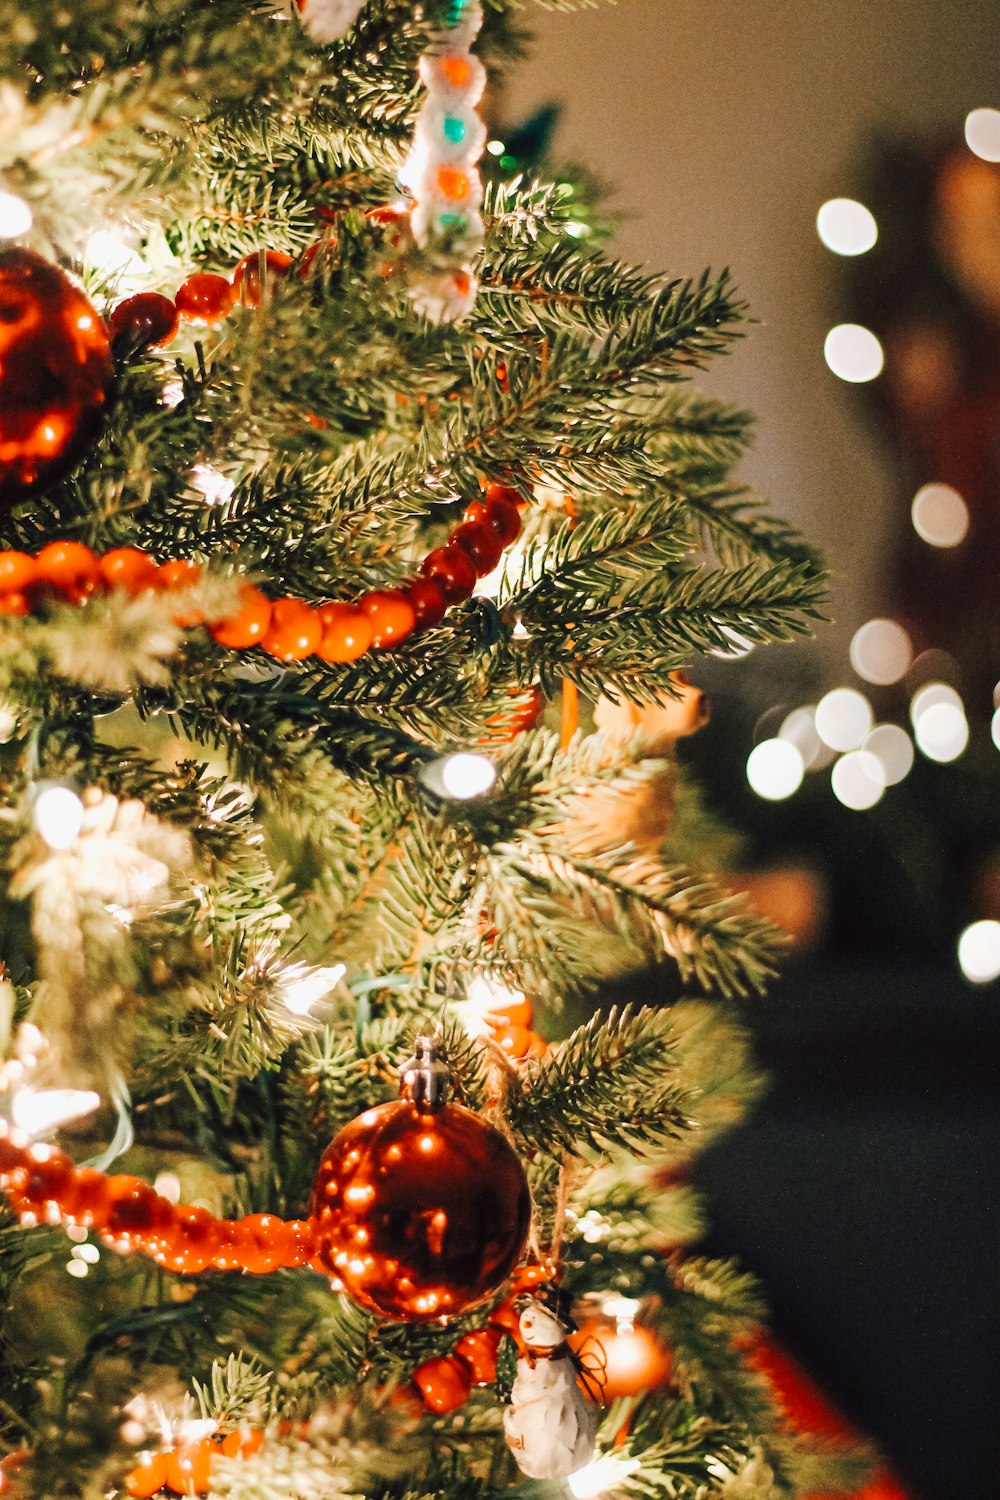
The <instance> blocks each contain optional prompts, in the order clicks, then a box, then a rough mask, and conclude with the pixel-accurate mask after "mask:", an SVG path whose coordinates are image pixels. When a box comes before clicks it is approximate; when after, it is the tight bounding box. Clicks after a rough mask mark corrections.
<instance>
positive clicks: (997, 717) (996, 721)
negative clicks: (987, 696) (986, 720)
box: [990, 708, 1000, 750]
mask: <svg viewBox="0 0 1000 1500" xmlns="http://www.w3.org/2000/svg"><path fill="white" fill-rule="evenodd" d="M990 734H991V736H992V738H993V743H994V745H996V747H997V749H998V750H1000V708H998V709H997V710H996V712H995V713H994V715H993V717H992V719H991V720H990Z"/></svg>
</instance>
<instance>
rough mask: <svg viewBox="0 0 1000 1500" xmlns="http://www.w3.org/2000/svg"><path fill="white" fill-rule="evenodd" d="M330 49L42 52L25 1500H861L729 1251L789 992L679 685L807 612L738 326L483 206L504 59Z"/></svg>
mask: <svg viewBox="0 0 1000 1500" xmlns="http://www.w3.org/2000/svg"><path fill="white" fill-rule="evenodd" d="M297 9H298V12H299V14H296V13H295V12H294V11H293V12H290V13H288V14H285V13H283V12H278V13H276V12H275V7H274V5H273V4H271V3H253V0H155V3H151V0H71V3H70V4H67V3H66V0H58V3H57V0H31V3H30V4H29V3H26V0H19V3H14V4H13V5H11V6H8V7H7V9H6V11H5V21H6V24H5V26H4V28H3V37H2V40H0V49H2V71H3V78H4V83H3V101H4V109H3V117H4V130H3V135H2V143H0V153H2V173H3V186H4V193H3V195H2V196H0V231H2V232H3V233H5V235H6V237H7V239H8V241H9V242H10V243H9V244H8V247H7V248H6V249H4V250H2V251H0V314H2V316H0V322H2V329H0V350H2V353H0V500H2V511H0V542H2V546H3V548H4V550H3V551H2V552H0V644H2V649H0V703H2V714H3V719H2V728H3V735H4V744H3V747H2V758H0V782H2V806H3V815H2V818H0V847H2V855H3V870H4V877H3V882H2V886H0V956H2V958H3V963H4V977H3V981H2V985H0V1058H2V1061H0V1185H2V1187H3V1189H4V1201H5V1205H6V1206H5V1207H4V1210H3V1217H2V1219H0V1357H2V1359H3V1362H4V1363H3V1380H2V1385H0V1437H2V1440H3V1445H4V1451H5V1452H6V1454H7V1457H6V1458H5V1459H4V1461H3V1465H2V1468H0V1492H4V1491H6V1492H9V1493H14V1494H20V1495H25V1496H27V1495H38V1496H59V1495H67V1496H69V1495H84V1496H93V1497H96V1496H107V1495H123V1494H128V1495H133V1496H136V1495H153V1494H158V1493H161V1492H162V1493H165V1494H171V1493H173V1494H183V1493H195V1494H209V1495H218V1496H222V1495H225V1496H231V1497H243V1500H278V1497H290V1496H295V1497H303V1500H306V1497H328V1496H336V1495H358V1496H361V1495H365V1496H372V1497H384V1500H396V1497H398V1500H403V1497H413V1500H418V1497H420V1500H423V1497H427V1500H430V1497H441V1500H476V1497H479V1496H483V1497H485V1496H487V1495H492V1494H495V1493H500V1492H507V1493H517V1494H528V1493H532V1492H533V1491H535V1492H537V1493H538V1494H545V1493H551V1494H556V1493H559V1494H566V1493H567V1492H571V1493H572V1494H573V1495H574V1496H575V1497H576V1500H585V1497H592V1496H598V1495H602V1494H612V1493H613V1494H617V1495H620V1496H622V1497H627V1496H635V1497H638V1496H656V1495H663V1496H670V1497H675V1500H681V1497H683V1500H688V1497H690V1500H694V1497H703V1496H709V1495H712V1494H716V1493H719V1494H727V1495H729V1496H732V1497H735V1496H740V1497H746V1500H750V1497H757V1496H759V1497H761V1500H763V1497H767V1500H770V1497H772V1496H794V1495H799V1494H806V1493H816V1492H821V1491H826V1492H829V1491H831V1490H837V1489H839V1488H843V1487H844V1486H849V1484H850V1483H851V1482H852V1481H853V1480H854V1479H856V1477H857V1475H858V1472H859V1470H858V1464H857V1459H856V1457H855V1456H854V1455H852V1454H849V1453H844V1452H834V1451H826V1450H824V1449H823V1448H822V1447H821V1446H817V1445H816V1444H815V1443H814V1444H810V1443H808V1442H807V1441H805V1440H803V1439H801V1438H800V1437H798V1436H796V1434H795V1433H794V1432H793V1431H791V1430H790V1429H789V1427H788V1426H787V1424H786V1423H785V1420H784V1418H783V1415H782V1412H781V1409H780V1403H779V1402H778V1400H777V1398H776V1397H775V1394H774V1392H773V1390H772V1389H771V1387H770V1386H769V1385H768V1384H767V1382H766V1380H764V1379H763V1378H762V1377H761V1376H760V1375H759V1374H758V1373H756V1371H755V1369H754V1364H755V1360H754V1356H753V1337H754V1329H755V1328H756V1327H757V1325H758V1323H759V1320H760V1319H761V1317H762V1308H761V1298H760V1294H759V1291H758V1288H757V1287H756V1286H755V1284H754V1283H753V1281H752V1278H750V1277H749V1276H748V1275H746V1274H745V1273H743V1272H742V1271H741V1270H740V1269H739V1268H738V1267H736V1266H735V1265H733V1264H730V1263H725V1262H720V1261H716V1260H708V1259H706V1258H704V1257H702V1256H699V1255H698V1254H697V1252H696V1250H695V1249H694V1248H692V1247H693V1246H694V1245H695V1244H696V1241H697V1238H698V1235H699V1232H700V1227H701V1213H700V1209H699V1205H698V1202H697V1198H696V1196H695V1194H694V1193H693V1192H692V1190H691V1188H690V1186H689V1185H688V1181H687V1164H688V1162H689V1160H690V1158H691V1157H692V1155H693V1154H694V1153H695V1152H696V1150H697V1149H699V1148H700V1147H701V1146H703V1145H704V1144H705V1143H706V1142H707V1141H709V1140H710V1139H711V1138H712V1137H713V1135H714V1134H715V1133H716V1132H717V1131H718V1130H719V1129H721V1128H723V1127H724V1126H725V1125H728V1124H729V1123H730V1122H731V1121H732V1120H733V1119H735V1118H736V1117H737V1116H738V1115H739V1113H740V1110H741V1109H742V1107H743V1106H744V1105H745V1104H746V1102H747V1100H748V1099H750V1098H751V1097H752V1095H753V1093H754V1091H755V1089H756V1086H757V1083H756V1079H755V1077H754V1074H753V1069H752V1065H751V1063H750V1060H749V1057H748V1054H747V1048H746V1041H745V1037H744V1033H743V1029H742V1027H741V1024H740V1020H739V1017H738V1014H737V1011H736V1008H735V1006H736V1003H737V1002H738V1001H740V1000H741V999H743V998H745V997H750V996H753V995H755V994H758V993H759V992H760V991H761V990H762V988H763V985H764V983H765V982H766V980H767V979H768V977H769V976H770V975H771V974H772V973H773V972H774V967H775V962H776V959H777V957H778V955H779V952H780V947H781V938H780V935H779V934H778V933H776V932H775V931H774V930H773V929H772V928H771V927H770V926H769V925H768V924H767V923H766V922H765V921H764V920H762V919H761V918H760V917H759V916H758V915H757V914H756V913H755V912H754V910H753V909H752V908H751V907H750V906H749V905H748V904H747V903H746V902H745V901H744V899H743V898H741V897H739V896H736V895H732V894H730V893H729V892H728V891H727V890H726V889H725V886H724V884H720V883H718V882H717V880H715V879H713V878H711V877H710V876H706V875H704V874H701V873H697V862H698V860H699V859H701V860H703V861H704V862H705V863H706V864H708V865H709V866H718V863H719V861H720V859H721V852H720V851H722V849H723V847H724V844H725V838H724V836H723V835H722V834H721V833H720V831H719V830H718V829H717V828H715V827H713V825H712V822H711V819H710V818H709V816H708V814H707V813H706V812H705V811H704V809H703V808H702V806H701V804H700V801H699V798H698V794H697V789H696V788H694V787H692V786H689V785H687V784H686V783H685V780H684V777H683V774H682V771H681V768H680V767H679V766H678V764H677V761H676V756H675V754H674V742H675V740H676V739H677V738H678V737H679V736H680V735H681V734H682V733H685V732H688V731H689V730H690V729H692V728H694V727H696V726H697V723H698V722H699V719H700V717H701V716H702V714H703V707H702V703H701V698H700V695H699V694H698V693H697V692H696V691H694V690H692V689H691V688H690V686H689V684H688V683H687V680H686V678H685V677H684V675H683V670H682V669H683V668H684V667H685V665H686V664H688V663H689V662H690V660H691V659H692V658H693V657H695V656H697V655H698V654H699V653H702V652H709V651H711V652H721V653H726V652H731V651H732V650H733V649H734V648H736V649H739V647H740V645H741V643H743V642H747V641H751V642H754V643H757V642H765V641H768V640H775V639H787V638H789V637H791V636H793V635H794V634H796V633H801V632H803V631H805V630H807V629H808V628H809V627H810V623H811V621H812V620H813V619H814V618H815V617H816V615H817V611H818V608H819V606H820V603H821V598H822V588H823V584H822V574H821V570H820V567H819V565H818V562H817V560H816V558H815V556H814V555H813V554H812V552H811V551H810V549H809V548H808V546H807V545H805V544H804V543H803V542H802V541H801V540H800V539H799V538H798V537H797V536H795V535H794V534H793V533H792V532H791V530H790V529H789V528H787V527H786V526H785V525H783V524H782V523H781V522H780V521H778V520H776V519H774V518H773V517H772V516H771V515H770V514H769V512H768V511H767V509H766V508H765V507H764V506H763V505H762V504H761V502H759V501H758V500H757V499H756V498H755V497H754V496H752V495H750V494H748V493H747V492H746V491H745V489H744V488H743V487H742V486H741V485H740V484H739V483H738V482H736V481H734V480H733V479H732V478H731V477H730V476H731V470H732V468H733V466H734V464H735V463H736V462H737V461H738V459H739V458H740V456H741V454H742V453H743V451H744V449H745V446H746V443H747V439H748V433H749V425H750V424H749V419H748V417H747V416H746V414H745V413H743V412H741V411H737V410H733V409H731V408H729V407H726V406H724V405H722V404H720V403H718V402H716V401H712V400H708V399H705V398H703V397H701V396H699V395H697V394H696V393H694V392H693V391H692V390H691V388H690V387H689V386H688V385H687V384H685V382H686V381H687V379H688V377H689V376H690V374H691V372H692V370H693V369H696V368H698V367H700V366H701V365H702V364H703V363H704V362H705V361H706V360H707V359H708V358H709V357H710V356H712V355H714V354H716V353H721V352H724V350H725V349H726V347H727V346H728V344H729V343H730V341H731V340H733V339H734V338H736V337H738V336H739V334H740V331H741V328H742V326H743V324H744V321H745V317H746V312H745V309H744V307H743V305H742V303H741V302H740V300H739V297H738V295H737V293H736V291H735V290H734V288H733V286H732V285H731V283H730V280H729V278H728V276H727V275H726V274H722V275H718V276H713V275H710V274H705V275H703V276H700V277H698V278H697V279H693V280H670V279H666V278H665V277H662V276H659V275H656V274H650V273H648V272H647V271H645V270H643V269H640V268H635V267H631V266H627V265H623V264H621V263H619V262H617V261H615V260H613V259H611V258H610V257H609V256H608V255H607V254H606V253H605V252H604V251H603V250H602V249H601V248H600V246H601V243H602V239H603V238H604V237H605V231H604V226H603V224H602V220H601V217H600V210H599V208H598V207H597V206H595V202H594V195H593V192H592V189H591V187H590V185H589V184H587V183H586V182H585V181H583V180H582V179H580V180H578V181H574V180H572V179H571V178H568V177H563V178H560V179H559V180H557V181H555V182H552V181H545V180H541V181H535V180H533V179H532V178H529V177H528V176H527V175H526V174H525V173H523V172H521V173H519V172H517V171H516V167H517V163H515V164H514V169H513V170H511V169H510V163H509V161H508V160H507V158H506V157H504V158H502V159H501V161H500V163H499V164H498V165H497V166H496V170H495V171H494V172H492V173H491V172H490V171H489V170H488V163H489V160H490V159H489V157H483V156H482V151H483V145H484V142H485V134H486V132H485V128H484V126H483V124H482V122H481V119H480V117H479V115H478V114H477V113H476V106H477V104H478V102H479V99H480V95H481V94H482V92H483V88H484V84H485V82H486V76H487V75H486V70H487V69H491V68H502V67H503V66H505V65H507V66H509V65H512V64H511V61H510V60H511V58H513V57H515V56H516V51H517V46H518V45H519V42H518V38H517V36H516V34H515V33H514V31H513V28H512V27H511V25H510V17H509V15H507V14H506V11H505V8H504V7H503V6H499V5H498V6H495V7H494V9H492V10H491V11H490V12H489V13H488V15H487V17H486V20H485V23H484V24H482V25H481V23H482V22H483V18H482V16H481V14H480V12H479V9H478V7H477V5H476V4H475V3H474V0H444V3H434V4H431V5H428V6H427V7H426V9H421V8H420V7H413V6H411V5H408V4H400V3H396V0H367V3H365V4H363V5H359V4H358V0H353V3H352V0H304V3H303V0H300V3H299V6H298V7H297ZM623 24H625V20H624V17H623ZM484 65H485V66H484ZM623 149H624V143H623ZM484 163H486V164H487V165H484ZM14 241H17V242H18V243H13V242H14ZM592 725H593V726H595V727H593V728H591V726H592ZM641 964H653V965H658V966H660V972H662V975H663V994H664V1003H663V1004H662V1005H660V1006H656V1007H645V1008H630V1007H626V1008H625V1009H624V1010H621V1009H617V1010H611V1011H608V1010H601V1009H600V1008H598V1009H596V1010H595V1008H594V997H595V992H596V989H597V986H598V985H599V983H600V981H601V980H602V979H603V978H606V977H607V976H609V975H612V974H618V975H621V974H623V973H627V971H628V970H629V969H630V968H633V967H636V966H638V965H641ZM575 1324H578V1325H580V1326H579V1327H578V1328H577V1330H576V1332H574V1325H575ZM512 1387H513V1389H512ZM567 1486H568V1487H569V1491H567Z"/></svg>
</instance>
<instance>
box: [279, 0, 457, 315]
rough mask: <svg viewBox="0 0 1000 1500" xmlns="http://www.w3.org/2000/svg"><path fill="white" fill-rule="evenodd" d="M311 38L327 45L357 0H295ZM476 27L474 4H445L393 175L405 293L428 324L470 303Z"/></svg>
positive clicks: (344, 26)
mask: <svg viewBox="0 0 1000 1500" xmlns="http://www.w3.org/2000/svg"><path fill="white" fill-rule="evenodd" d="M295 4H296V8H297V11H298V14H299V18H300V20H301V22H302V24H303V26H304V27H305V29H306V31H307V32H308V33H309V35H310V36H311V37H313V39H314V40H315V41H318V42H331V41H334V40H336V38H338V37H340V36H343V35H344V34H345V32H347V31H348V30H349V29H350V27H351V26H352V25H353V24H354V21H355V20H356V18H357V16H358V13H359V11H360V9H361V5H360V4H358V3H357V0H295ZM482 24H483V11H482V6H481V5H480V4H479V0H447V10H446V14H445V17H444V25H443V28H442V30H441V33H440V35H439V36H438V37H437V38H436V40H435V41H434V42H432V43H431V45H430V47H429V48H428V49H427V51H426V52H425V53H424V55H423V56H422V57H421V59H420V80H421V82H422V84H423V85H424V89H425V91H426V92H425V95H424V99H423V102H422V104H421V106H420V110H419V113H418V114H417V121H416V126H415V129H414V134H413V145H412V147H411V148H410V153H409V156H408V157H407V159H406V162H405V164H404V167H403V170H402V172H401V174H400V179H401V182H402V185H403V186H404V187H405V189H406V191H407V192H408V193H409V194H410V195H411V197H412V198H413V210H412V213H411V216H410V222H411V227H412V230H413V238H414V242H415V244H416V246H417V249H418V250H419V251H421V252H423V253H422V255H420V256H419V257H417V258H415V260H414V263H413V265H412V267H411V280H410V295H411V297H412V300H413V304H414V306H415V307H416V309H417V311H418V312H419V313H421V314H422V315H423V316H424V317H425V318H427V319H428V320H429V321H430V322H432V323H457V322H460V321H461V320H462V319H463V318H465V317H467V316H468V314H469V313H470V312H471V311H472V309H473V307H474V305H475V301H476V291H477V288H478V283H477V280H476V276H475V273H474V271H473V263H474V261H475V258H476V256H477V254H478V253H479V250H480V248H481V246H482V243H483V219H482V214H481V212H480V210H481V208H482V202H483V184H482V179H481V177H480V174H479V161H480V158H481V156H482V153H483V148H484V146H485V144H486V126H485V125H484V123H483V121H482V120H481V119H480V117H479V115H478V113H477V111H476V106H477V105H478V103H479V101H480V99H481V98H482V95H483V90H484V88H485V87H486V70H485V68H484V67H483V65H482V63H481V62H480V60H479V58H478V57H476V55H475V53H474V52H473V51H472V47H473V44H474V42H475V40H476V38H477V36H478V35H479V30H480V27H481V26H482Z"/></svg>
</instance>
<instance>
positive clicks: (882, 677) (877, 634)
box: [850, 620, 913, 687]
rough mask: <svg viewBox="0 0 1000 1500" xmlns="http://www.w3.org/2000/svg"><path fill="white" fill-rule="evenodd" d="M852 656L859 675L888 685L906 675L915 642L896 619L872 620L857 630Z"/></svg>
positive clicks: (852, 661)
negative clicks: (913, 642)
mask: <svg viewBox="0 0 1000 1500" xmlns="http://www.w3.org/2000/svg"><path fill="white" fill-rule="evenodd" d="M850 658H851V666H852V667H853V668H854V670H855V672H857V674H858V676H859V677H863V678H864V680H865V681H866V682H874V683H876V684H878V685H879V686H883V687H884V686H887V685H888V684H889V683H891V682H898V681H899V679H900V678H901V677H904V676H905V675H906V672H907V670H908V669H909V666H910V663H911V661H912V660H913V645H912V643H911V641H910V637H909V636H908V635H907V633H906V631H905V630H904V629H903V627H902V625H897V623H896V621H895V620H869V621H868V623H867V624H865V625H862V626H861V627H860V629H858V630H856V631H855V632H854V635H853V637H852V639H851V649H850Z"/></svg>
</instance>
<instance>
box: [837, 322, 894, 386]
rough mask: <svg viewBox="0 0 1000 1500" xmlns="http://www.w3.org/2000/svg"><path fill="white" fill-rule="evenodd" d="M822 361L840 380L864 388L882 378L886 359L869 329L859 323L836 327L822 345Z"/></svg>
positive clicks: (839, 324)
mask: <svg viewBox="0 0 1000 1500" xmlns="http://www.w3.org/2000/svg"><path fill="white" fill-rule="evenodd" d="M823 357H824V359H825V360H826V362H827V364H828V365H829V366H830V369H831V370H832V371H833V373H834V374H835V375H836V376H837V377H838V379H840V380H847V381H849V382H850V383H851V384H852V385H863V384H864V382H865V381H867V380H874V379H875V378H876V376H878V375H881V373H882V366H883V365H884V364H885V356H884V354H883V353H882V345H881V344H880V343H879V341H878V339H877V338H876V337H875V335H874V334H873V333H872V331H871V329H870V328H862V326H861V324H860V323H838V324H837V326H836V328H831V329H830V332H829V333H828V334H827V336H826V342H825V343H824V345H823Z"/></svg>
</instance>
